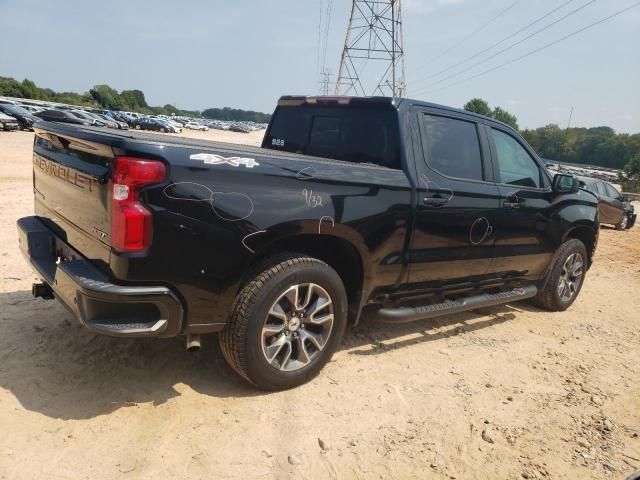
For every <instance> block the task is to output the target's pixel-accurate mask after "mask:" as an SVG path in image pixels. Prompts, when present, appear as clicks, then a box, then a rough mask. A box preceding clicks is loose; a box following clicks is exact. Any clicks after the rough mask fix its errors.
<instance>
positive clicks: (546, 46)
mask: <svg viewBox="0 0 640 480" xmlns="http://www.w3.org/2000/svg"><path fill="white" fill-rule="evenodd" d="M639 5H640V2H636V3H634V4H633V5H630V6H629V7H627V8H624V9H622V10H620V11H618V12H616V13H613V14H611V15H609V16H608V17H605V18H602V19H600V20H598V21H597V22H594V23H591V24H589V25H587V26H586V27H582V28H581V29H579V30H576V31H575V32H572V33H569V34H568V35H565V36H564V37H561V38H559V39H557V40H554V41H553V42H551V43H547V44H546V45H543V46H541V47H539V48H536V49H535V50H531V51H530V52H528V53H525V54H524V55H521V56H519V57H517V58H514V59H513V60H509V61H508V62H505V63H502V64H500V65H498V66H496V67H493V68H490V69H488V70H485V71H483V72H480V73H478V74H476V75H473V76H471V77H468V78H465V79H462V80H460V81H458V82H455V83H452V84H449V85H445V86H444V87H440V88H435V89H431V90H427V92H434V91H440V90H445V89H447V88H451V87H454V86H456V85H460V84H461V83H465V82H468V81H469V80H474V79H476V78H478V77H482V76H484V75H487V74H489V73H491V72H493V71H495V70H498V69H500V68H503V67H506V66H507V65H511V64H512V63H515V62H518V61H520V60H522V59H524V58H526V57H529V56H531V55H533V54H535V53H538V52H540V51H542V50H545V49H547V48H549V47H552V46H554V45H556V44H558V43H560V42H562V41H564V40H567V39H568V38H571V37H573V36H575V35H578V34H579V33H582V32H584V31H585V30H588V29H590V28H593V27H595V26H596V25H599V24H601V23H604V22H606V21H607V20H610V19H612V18H614V17H617V16H618V15H622V14H623V13H625V12H627V11H629V10H631V9H632V8H635V7H637V6H639ZM423 90H424V89H423Z"/></svg>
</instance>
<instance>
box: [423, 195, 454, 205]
mask: <svg viewBox="0 0 640 480" xmlns="http://www.w3.org/2000/svg"><path fill="white" fill-rule="evenodd" d="M422 201H423V202H424V204H425V205H427V206H428V207H442V206H443V205H446V204H447V203H449V199H448V198H445V197H424V199H423V200H422Z"/></svg>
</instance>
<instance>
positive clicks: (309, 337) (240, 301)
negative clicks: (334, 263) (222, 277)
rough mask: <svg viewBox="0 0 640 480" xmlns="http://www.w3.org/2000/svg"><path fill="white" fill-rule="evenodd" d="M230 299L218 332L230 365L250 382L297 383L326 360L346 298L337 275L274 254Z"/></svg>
mask: <svg viewBox="0 0 640 480" xmlns="http://www.w3.org/2000/svg"><path fill="white" fill-rule="evenodd" d="M258 270H259V271H258V273H257V275H256V276H255V277H254V278H253V279H252V280H251V281H249V283H247V284H246V285H245V286H244V287H243V288H242V290H241V291H240V293H239V294H238V297H237V298H236V303H235V305H234V308H233V311H232V313H231V318H230V320H229V324H228V325H227V327H226V328H225V330H224V331H223V332H222V333H221V334H220V345H221V348H222V352H223V354H224V356H225V358H226V360H227V362H228V363H229V365H231V367H232V368H233V369H234V370H235V371H236V372H238V373H239V374H240V375H241V376H243V377H244V378H245V379H247V380H249V381H250V382H251V383H253V384H254V385H256V386H258V387H260V388H263V389H266V390H282V389H287V388H292V387H295V386H298V385H301V384H303V383H305V382H307V381H308V380H310V379H311V378H313V377H314V376H315V375H317V374H318V372H319V371H320V370H321V369H322V367H324V365H325V364H326V363H327V362H328V361H329V360H330V359H331V356H332V355H333V353H334V352H335V350H336V348H337V347H338V345H339V344H340V341H341V339H342V335H343V333H344V329H345V326H346V323H347V296H346V293H345V290H344V286H343V284H342V280H341V279H340V277H339V276H338V274H337V273H336V272H335V270H333V269H332V268H331V267H329V265H327V264H326V263H324V262H322V261H320V260H318V259H315V258H311V257H306V256H303V255H287V256H284V257H279V258H274V259H272V260H271V261H269V262H267V263H266V264H265V265H264V266H263V268H259V269H258Z"/></svg>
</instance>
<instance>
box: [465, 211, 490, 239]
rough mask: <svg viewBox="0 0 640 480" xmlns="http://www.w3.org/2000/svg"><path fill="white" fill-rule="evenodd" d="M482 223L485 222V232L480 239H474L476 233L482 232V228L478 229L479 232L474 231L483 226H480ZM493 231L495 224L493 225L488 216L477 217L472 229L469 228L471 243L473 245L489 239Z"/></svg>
mask: <svg viewBox="0 0 640 480" xmlns="http://www.w3.org/2000/svg"><path fill="white" fill-rule="evenodd" d="M481 223H484V233H483V234H482V236H481V237H480V240H474V236H475V235H474V234H475V233H480V232H482V230H478V231H477V232H474V230H476V229H480V228H482V227H480V225H481ZM492 233H493V226H491V223H490V222H489V220H488V219H487V218H486V217H480V218H476V219H475V220H474V222H473V223H472V224H471V229H470V230H469V243H471V244H472V245H480V244H481V243H483V242H484V241H485V240H487V239H488V238H489V237H490V236H491V234H492Z"/></svg>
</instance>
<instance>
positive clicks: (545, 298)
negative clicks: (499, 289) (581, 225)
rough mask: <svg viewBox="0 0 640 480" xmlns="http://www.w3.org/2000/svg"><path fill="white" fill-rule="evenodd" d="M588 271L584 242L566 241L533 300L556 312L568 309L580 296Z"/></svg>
mask: <svg viewBox="0 0 640 480" xmlns="http://www.w3.org/2000/svg"><path fill="white" fill-rule="evenodd" d="M586 273H587V249H586V248H585V246H584V244H583V243H582V242H581V241H580V240H576V239H572V240H569V241H567V242H565V243H564V244H562V246H561V247H560V249H559V250H558V252H557V254H556V257H555V259H554V262H553V264H552V265H551V270H550V271H549V274H548V276H547V280H546V284H545V286H544V288H543V289H542V290H540V292H538V294H537V295H536V296H535V297H534V298H533V299H532V302H533V303H534V304H535V305H538V306H539V307H542V308H546V309H547V310H551V311H554V312H559V311H563V310H566V309H567V308H569V307H570V306H571V304H572V303H573V302H574V301H575V300H576V298H577V297H578V294H579V293H580V290H581V289H582V284H583V282H584V277H585V274H586Z"/></svg>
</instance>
